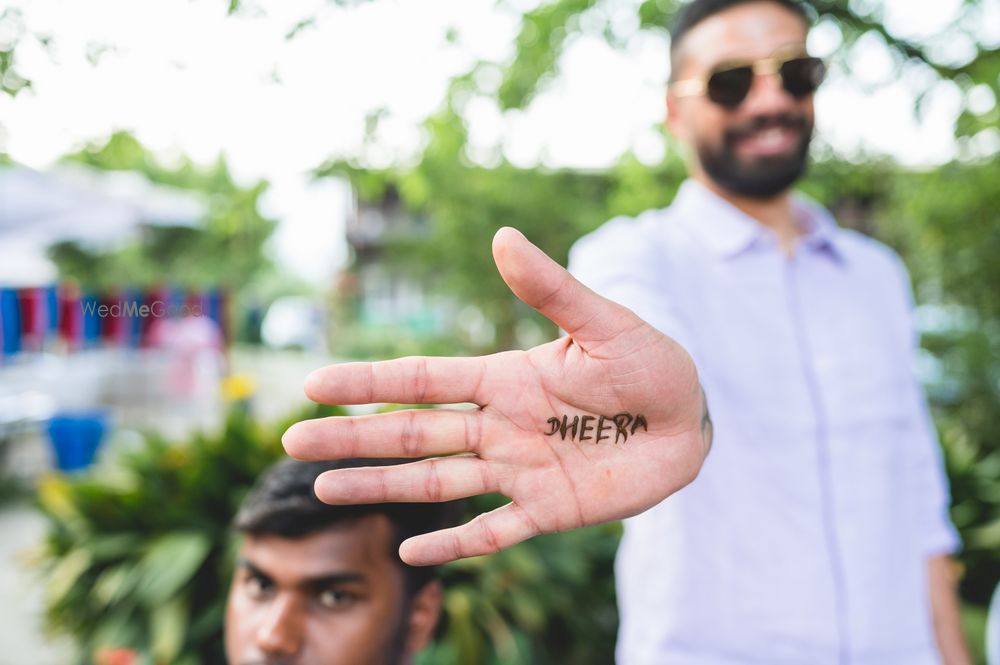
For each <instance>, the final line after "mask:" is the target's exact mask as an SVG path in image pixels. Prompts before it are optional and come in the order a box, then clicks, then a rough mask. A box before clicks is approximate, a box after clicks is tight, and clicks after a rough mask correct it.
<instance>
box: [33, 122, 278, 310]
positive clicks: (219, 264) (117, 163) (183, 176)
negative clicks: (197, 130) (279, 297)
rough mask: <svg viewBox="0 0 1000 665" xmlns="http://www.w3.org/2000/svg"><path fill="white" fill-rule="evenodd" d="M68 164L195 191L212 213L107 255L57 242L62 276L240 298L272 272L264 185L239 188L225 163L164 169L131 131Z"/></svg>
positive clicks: (159, 229) (148, 230)
mask: <svg viewBox="0 0 1000 665" xmlns="http://www.w3.org/2000/svg"><path fill="white" fill-rule="evenodd" d="M64 161H68V162H73V163H78V164H84V165H86V166H89V167H93V168H97V169H102V170H112V171H134V172H138V173H141V174H143V175H144V176H145V177H146V178H148V179H149V180H150V181H151V182H153V183H156V184H160V185H166V186H170V187H176V188H178V189H182V190H185V191H189V192H193V193H195V194H196V195H198V196H200V197H201V198H202V200H204V202H205V204H206V207H207V212H206V215H205V219H204V220H203V222H202V225H199V226H196V227H190V226H161V225H157V226H146V227H144V228H143V232H142V234H141V235H140V236H139V237H137V238H135V239H131V240H127V241H126V242H125V243H124V244H123V245H122V246H120V247H117V248H114V249H110V250H106V251H95V250H91V249H88V248H85V247H81V246H80V245H79V244H77V243H75V242H62V243H58V244H56V245H55V246H53V247H52V248H51V251H50V256H51V257H52V259H53V261H54V262H55V263H56V265H57V266H58V267H59V271H60V275H62V276H63V277H68V278H72V279H75V280H77V281H79V282H80V283H81V284H83V285H85V286H89V287H93V288H97V289H105V288H115V287H122V286H138V287H146V286H152V285H155V284H160V283H164V282H166V283H171V284H176V285H179V286H182V287H189V288H198V287H206V286H222V287H224V288H227V289H229V290H231V291H234V292H240V291H241V290H246V289H248V288H252V287H253V285H254V284H255V280H259V279H262V278H264V277H266V276H268V275H269V274H271V273H273V271H274V268H273V265H272V263H271V261H270V259H269V258H268V257H267V256H266V255H265V253H264V243H265V242H266V241H267V239H268V238H269V237H270V235H271V233H272V231H273V230H274V227H275V222H274V221H273V220H270V219H266V218H264V217H263V216H261V214H260V212H259V211H258V201H259V199H260V197H261V195H262V194H263V193H264V191H265V190H266V189H267V183H266V182H257V183H255V184H253V185H251V186H249V187H241V186H239V185H237V184H236V183H235V182H234V181H233V179H232V177H231V176H230V174H229V169H228V167H227V165H226V163H225V161H223V160H222V159H221V158H220V159H219V160H218V161H217V162H216V163H215V164H214V165H212V166H210V167H207V168H206V167H199V166H197V165H195V164H194V163H193V162H191V161H190V160H189V159H187V158H183V159H182V160H181V161H180V163H179V164H178V165H176V166H171V167H165V166H163V165H162V164H160V163H159V162H158V161H157V160H156V159H155V158H154V156H153V155H152V154H151V153H150V152H149V151H147V150H146V149H145V148H144V147H143V146H142V145H141V144H140V143H139V142H138V141H137V140H136V139H135V138H134V137H133V136H131V135H130V134H128V133H125V132H116V133H115V134H113V135H112V136H111V137H110V138H109V139H108V140H107V141H106V142H104V143H103V144H98V145H90V146H88V147H86V148H84V149H82V150H80V151H78V152H76V153H74V154H71V155H68V156H66V157H65V158H64Z"/></svg>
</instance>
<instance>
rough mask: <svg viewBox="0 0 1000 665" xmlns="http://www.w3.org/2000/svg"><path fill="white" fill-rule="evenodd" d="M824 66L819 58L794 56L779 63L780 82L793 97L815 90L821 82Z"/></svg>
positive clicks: (824, 70)
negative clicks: (792, 58)
mask: <svg viewBox="0 0 1000 665" xmlns="http://www.w3.org/2000/svg"><path fill="white" fill-rule="evenodd" d="M825 74H826V66H825V65H824V64H823V61H822V60H820V59H819V58H795V59H794V60H789V61H787V62H784V63H782V64H781V82H782V85H784V86H785V90H787V91H788V93H789V94H790V95H792V96H793V97H805V96H806V95H811V94H812V93H814V92H816V88H818V87H819V84H820V83H822V82H823V76H824V75H825Z"/></svg>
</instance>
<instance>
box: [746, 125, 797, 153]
mask: <svg viewBox="0 0 1000 665" xmlns="http://www.w3.org/2000/svg"><path fill="white" fill-rule="evenodd" d="M801 137H802V131H801V130H800V129H797V128H791V127H786V126H774V125H772V126H770V127H762V128H760V129H756V130H753V131H750V132H746V133H744V134H742V135H741V136H738V137H736V138H735V140H734V141H733V145H734V147H736V148H737V149H738V150H739V151H740V152H742V153H745V154H751V155H762V156H765V155H783V154H786V153H788V152H790V151H792V150H794V149H795V148H796V146H798V143H799V140H800V139H801Z"/></svg>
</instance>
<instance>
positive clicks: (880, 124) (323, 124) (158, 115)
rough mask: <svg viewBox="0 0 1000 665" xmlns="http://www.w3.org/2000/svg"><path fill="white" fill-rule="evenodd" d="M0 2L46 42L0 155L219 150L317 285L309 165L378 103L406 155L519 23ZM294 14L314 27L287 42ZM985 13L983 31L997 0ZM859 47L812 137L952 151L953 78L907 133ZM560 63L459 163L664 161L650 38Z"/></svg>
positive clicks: (852, 145)
mask: <svg viewBox="0 0 1000 665" xmlns="http://www.w3.org/2000/svg"><path fill="white" fill-rule="evenodd" d="M960 3H961V0H889V2H888V3H887V4H888V7H887V11H888V19H887V20H888V21H889V22H890V25H891V26H892V27H893V28H894V29H895V30H897V31H898V32H899V33H900V34H905V35H908V36H912V37H924V36H927V35H932V34H934V33H935V32H936V31H938V30H939V28H940V26H942V25H945V24H946V23H947V22H948V21H949V20H951V18H953V17H954V15H955V12H956V9H957V7H958V6H959V5H960ZM6 4H7V5H8V6H13V7H18V8H20V10H21V11H22V12H23V15H24V19H25V23H26V24H27V26H28V29H29V30H30V31H31V32H33V33H39V34H43V35H50V36H51V37H52V38H53V39H52V42H53V45H54V46H53V49H52V52H51V53H49V52H46V51H45V50H44V49H43V48H41V47H40V46H38V45H37V44H36V43H35V41H34V40H31V39H29V40H26V41H25V44H24V47H23V48H20V49H19V50H18V59H19V60H18V66H19V69H20V70H21V71H22V72H23V73H24V74H25V75H26V76H28V77H29V78H31V79H32V80H33V81H34V86H35V87H34V92H25V93H22V94H20V95H18V97H17V98H16V99H13V100H11V99H9V98H8V97H7V96H6V95H0V125H2V126H3V127H4V128H5V130H6V133H7V135H6V137H3V138H0V140H5V143H6V149H7V151H8V152H9V154H10V155H11V156H12V157H13V158H14V159H15V160H17V161H20V162H22V163H24V164H26V165H29V166H33V167H37V168H45V167H46V166H47V165H49V164H51V163H52V162H53V161H54V160H55V159H56V158H58V157H59V156H60V155H62V154H64V153H66V152H68V151H71V150H74V149H76V148H78V147H79V146H80V145H81V144H82V143H84V142H86V141H89V140H95V139H100V138H102V137H105V136H107V135H108V134H110V133H111V132H112V131H114V130H116V129H127V130H130V131H132V132H133V133H134V134H135V135H136V136H137V137H138V138H139V139H140V140H141V141H142V142H143V143H144V144H145V145H147V146H149V147H150V148H152V149H154V150H156V151H157V152H160V153H161V154H163V155H164V156H167V157H169V156H170V155H177V154H178V153H180V152H183V153H185V154H187V155H189V156H191V157H193V158H194V159H196V160H200V161H209V160H212V159H214V158H215V157H216V156H217V155H218V154H219V153H222V154H224V155H225V156H226V158H227V159H228V161H229V163H230V165H231V167H232V168H233V171H234V172H235V174H236V175H237V177H238V178H240V179H241V180H248V181H249V180H253V179H256V178H267V179H268V180H269V181H271V182H272V190H271V193H270V195H269V196H268V198H267V200H266V207H267V209H266V210H265V212H266V213H267V214H271V215H273V216H275V217H278V218H280V219H281V220H282V223H281V226H280V228H279V231H278V233H277V235H276V238H275V244H274V251H275V253H276V255H277V257H278V258H279V260H281V261H282V263H284V264H285V265H287V266H289V267H290V269H292V270H294V271H296V272H298V273H299V274H301V275H302V276H304V277H307V278H308V279H310V280H312V281H314V282H317V283H319V282H322V281H323V280H324V279H325V278H327V277H328V276H329V275H331V274H332V272H333V270H334V269H335V268H336V267H337V266H339V265H340V263H341V262H342V261H343V260H344V256H345V253H344V247H343V243H342V241H341V238H342V234H343V232H342V223H343V215H344V210H345V207H346V205H347V203H346V201H347V197H346V192H345V189H344V188H343V186H341V185H338V184H336V183H330V182H323V183H310V182H309V180H308V178H307V177H306V174H307V172H308V171H309V170H310V169H313V168H315V167H316V166H317V165H319V164H321V163H322V162H323V161H325V160H326V159H328V158H331V157H346V156H350V155H353V154H357V153H358V151H359V148H360V146H361V141H362V137H363V134H364V127H365V117H366V115H367V114H369V113H371V112H373V111H375V110H377V109H380V108H385V109H387V112H388V113H387V115H386V117H385V120H384V121H383V122H382V124H381V125H380V131H379V134H378V150H377V151H376V153H375V156H376V157H377V158H378V159H379V160H380V161H381V162H382V163H390V162H391V161H393V160H396V159H400V158H405V157H406V156H407V155H412V154H414V153H415V152H416V151H418V150H419V147H420V145H421V143H420V142H421V134H420V131H419V129H418V126H419V123H420V122H421V120H422V119H423V118H424V117H426V116H427V115H428V114H429V113H431V112H433V111H434V110H435V109H436V108H437V107H438V106H439V104H440V103H441V101H442V99H443V95H444V91H445V88H446V85H447V81H448V79H449V78H450V77H451V76H454V75H456V74H460V73H464V72H465V71H467V70H468V69H469V68H470V66H471V65H472V63H473V62H475V61H476V60H477V59H484V60H494V61H502V60H504V59H505V58H506V57H508V56H509V54H510V53H511V45H512V42H513V38H514V36H515V34H516V31H517V27H518V22H517V15H516V14H514V13H513V12H512V11H511V10H505V9H500V8H497V6H496V1H495V0H375V1H374V2H372V3H370V4H363V5H361V6H359V7H355V8H351V9H343V8H339V7H336V6H334V5H332V3H330V2H327V1H325V0H300V1H297V2H278V1H277V0H269V1H266V2H262V3H260V4H259V5H254V4H253V3H247V4H248V8H247V9H245V10H243V11H241V12H240V13H238V14H236V15H234V16H227V15H226V6H227V4H228V3H226V2H224V1H223V0H213V1H209V0H200V1H198V2H193V1H191V2H178V1H177V0H143V2H135V0H90V1H89V2H86V3H83V2H73V1H72V0H8V1H7V3H6ZM509 4H510V5H513V6H514V7H516V8H519V9H522V8H530V7H531V6H533V5H534V4H536V3H535V2H533V1H532V0H521V1H513V2H510V3H509ZM619 4H620V9H617V10H616V13H615V15H614V16H615V21H616V22H617V24H618V25H620V26H621V27H622V29H623V30H624V31H626V32H627V31H629V30H630V23H631V22H632V21H634V20H635V19H634V16H635V12H634V6H636V5H637V4H638V0H623V1H622V2H620V3H619ZM255 7H257V8H256V9H255ZM260 8H263V9H266V13H265V12H264V11H262V10H261V9H260ZM310 16H316V18H317V20H316V22H315V24H314V25H311V26H308V27H306V28H304V29H302V30H301V31H300V32H299V33H298V34H297V35H296V37H295V38H293V39H290V40H288V39H285V35H286V33H287V32H288V31H289V30H290V29H291V28H292V27H293V26H295V25H296V24H297V23H298V22H299V21H301V20H302V19H303V18H306V17H310ZM988 16H989V17H990V20H991V21H992V23H991V24H992V25H996V26H1000V0H998V1H997V2H993V3H992V5H991V6H990V10H989V13H988ZM449 29H454V30H455V31H456V34H457V40H456V41H455V43H453V44H449V43H448V42H447V41H446V40H445V34H446V32H447V31H448V30H449ZM998 32H1000V28H998ZM2 40H3V35H2V34H0V41H2ZM997 40H998V41H1000V34H998V35H997ZM810 46H811V48H812V49H813V50H814V52H816V53H817V54H819V55H828V54H831V53H833V52H835V50H836V49H837V46H838V43H837V41H836V39H835V38H834V37H833V35H832V34H831V32H830V31H829V30H826V29H823V28H822V26H821V27H820V28H819V29H817V30H815V31H814V33H813V35H812V38H811V44H810ZM102 49H103V50H102ZM88 53H90V54H91V56H92V58H91V59H95V58H96V60H97V64H96V65H94V64H92V63H91V62H90V61H89V60H88V58H87V54H88ZM960 55H961V54H957V56H956V57H959V56H960ZM857 57H858V58H860V59H862V60H863V61H864V63H865V67H864V70H865V72H866V74H865V76H864V77H863V79H862V80H860V81H858V80H857V79H853V80H848V79H846V78H845V77H843V76H839V75H837V73H836V72H834V74H833V75H832V76H831V78H830V80H828V82H827V84H825V86H824V88H823V89H822V90H821V91H820V93H819V95H818V99H817V108H818V116H819V117H818V133H819V136H820V137H821V138H822V140H825V141H827V142H828V143H830V144H832V145H833V146H834V147H836V148H837V149H838V150H839V151H841V152H844V153H846V154H850V153H852V152H855V151H858V150H864V151H866V152H869V153H887V154H890V155H893V156H895V157H896V158H897V159H899V160H900V161H902V162H904V163H907V164H913V165H924V164H934V163H940V162H942V161H946V160H948V159H949V158H951V157H953V156H954V153H955V146H954V143H953V140H952V125H953V122H954V117H955V114H956V111H957V109H958V107H959V103H960V100H961V97H960V93H959V91H958V90H957V88H956V87H955V86H953V85H951V84H948V83H943V84H940V85H939V86H937V87H936V88H935V89H934V90H933V92H932V93H931V94H930V95H929V96H928V98H927V100H926V102H925V117H924V120H923V122H922V124H918V123H917V122H916V121H915V120H914V119H913V115H912V112H911V108H912V105H913V98H912V94H911V93H910V92H909V90H910V86H911V85H912V84H913V83H914V82H916V81H915V80H916V79H918V78H919V77H920V76H922V74H920V73H919V72H912V73H911V74H909V75H907V76H904V77H902V78H901V79H899V80H894V81H889V82H888V84H887V85H881V86H878V85H877V84H883V83H885V82H886V80H887V79H889V78H890V77H891V76H892V69H891V61H890V60H889V57H888V54H887V52H886V51H885V49H884V47H883V46H882V45H881V44H879V43H877V42H875V41H872V43H870V44H866V45H865V46H864V47H863V48H862V49H861V50H860V51H859V53H858V54H857ZM562 69H563V74H564V75H563V76H562V77H561V78H560V79H559V80H558V82H557V83H556V85H555V86H553V87H552V88H551V89H549V90H548V91H547V92H545V93H544V94H543V95H541V96H540V97H539V98H538V99H537V100H536V102H535V103H534V104H533V105H532V106H531V107H530V109H529V110H528V111H526V112H515V113H510V114H507V115H506V116H504V115H501V114H500V113H499V112H498V111H497V109H496V108H495V107H494V106H493V105H492V104H490V103H489V102H486V101H485V100H483V101H478V102H474V103H473V104H471V105H470V107H469V116H470V117H469V119H470V125H471V139H472V142H473V143H474V146H476V147H478V150H476V151H474V154H485V152H487V151H488V149H489V148H490V147H494V146H497V145H502V146H503V150H504V154H505V155H506V156H507V157H508V158H509V159H511V160H512V161H514V162H515V163H517V164H522V165H530V164H533V163H537V162H538V161H542V162H544V163H545V164H548V165H552V166H576V167H584V168H595V167H602V166H607V165H609V164H611V163H613V162H614V161H615V160H616V159H617V158H618V156H620V155H621V154H622V153H623V152H624V151H626V150H628V149H633V150H635V151H636V152H637V154H638V155H639V156H640V158H642V159H644V160H650V161H655V160H657V159H658V158H659V157H660V156H661V155H662V151H663V150H664V145H663V141H662V139H661V137H660V136H659V134H658V133H657V132H655V131H654V130H653V129H652V127H653V126H654V125H655V124H656V123H657V122H658V121H659V119H660V118H661V117H662V115H663V83H664V81H665V80H666V77H667V74H668V66H667V44H666V41H665V40H664V39H662V38H661V37H659V36H656V35H644V36H642V37H641V38H638V39H635V40H633V41H632V43H630V45H629V47H628V49H627V50H626V51H624V52H615V51H612V50H611V49H610V48H608V47H607V46H606V45H604V44H603V43H602V42H601V41H600V40H599V39H597V38H586V37H585V38H581V39H579V40H578V41H576V42H575V43H574V44H573V45H571V47H570V48H569V50H568V52H567V54H566V58H565V61H564V64H563V67H562ZM910 78H912V79H914V80H909V79H910ZM873 86H874V89H873ZM988 148H990V146H984V147H983V149H984V150H985V149H988ZM993 149H996V146H993Z"/></svg>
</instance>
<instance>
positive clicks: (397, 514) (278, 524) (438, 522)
mask: <svg viewBox="0 0 1000 665" xmlns="http://www.w3.org/2000/svg"><path fill="white" fill-rule="evenodd" d="M411 461H413V460H409V459H364V458H353V459H344V460H334V461H331V462H302V461H299V460H294V459H285V460H282V461H280V462H278V463H276V464H275V465H273V466H272V467H271V468H270V469H268V470H267V471H266V472H265V473H264V474H263V475H261V477H260V478H258V480H257V482H256V483H255V484H254V486H253V487H252V488H251V489H250V491H249V493H248V494H247V496H246V498H245V499H244V500H243V503H242V504H241V505H240V509H239V511H238V512H237V513H236V517H235V518H234V520H233V527H234V528H235V529H236V530H237V531H239V532H240V533H243V534H248V535H252V536H265V535H270V536H280V537H282V538H292V539H294V538H303V537H305V536H309V535H312V534H315V533H318V532H320V531H323V530H324V529H329V528H335V527H337V526H340V525H344V524H349V523H350V522H352V521H354V520H357V519H360V518H362V517H366V516H368V515H385V516H386V517H387V518H388V519H389V522H390V523H391V524H392V528H393V539H392V542H391V543H390V547H391V550H392V551H391V552H390V556H391V557H392V558H393V559H395V560H396V561H397V562H398V563H399V565H400V566H401V567H402V568H403V570H404V572H405V574H406V592H407V596H408V597H412V596H413V594H415V593H416V592H417V591H419V590H420V589H421V588H422V587H423V586H424V585H425V584H427V583H428V582H430V581H431V580H433V579H435V578H436V575H437V573H436V569H435V567H434V566H419V567H416V566H409V565H407V564H405V563H403V561H402V560H401V559H400V558H399V545H400V544H401V543H402V542H403V541H404V540H406V539H407V538H410V537H412V536H416V535H419V534H421V533H427V532H429V531H436V530H437V529H443V528H446V527H449V526H452V525H454V524H455V523H457V521H458V518H459V517H460V515H461V504H460V502H456V501H451V502H444V503H373V504H360V505H338V506H331V505H330V504H326V503H323V502H322V501H320V500H319V498H317V497H316V493H315V491H314V490H313V485H314V484H315V482H316V478H317V477H319V475H320V474H322V473H323V472H325V471H332V470H335V469H349V468H356V467H362V466H392V465H396V464H402V463H404V462H411Z"/></svg>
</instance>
